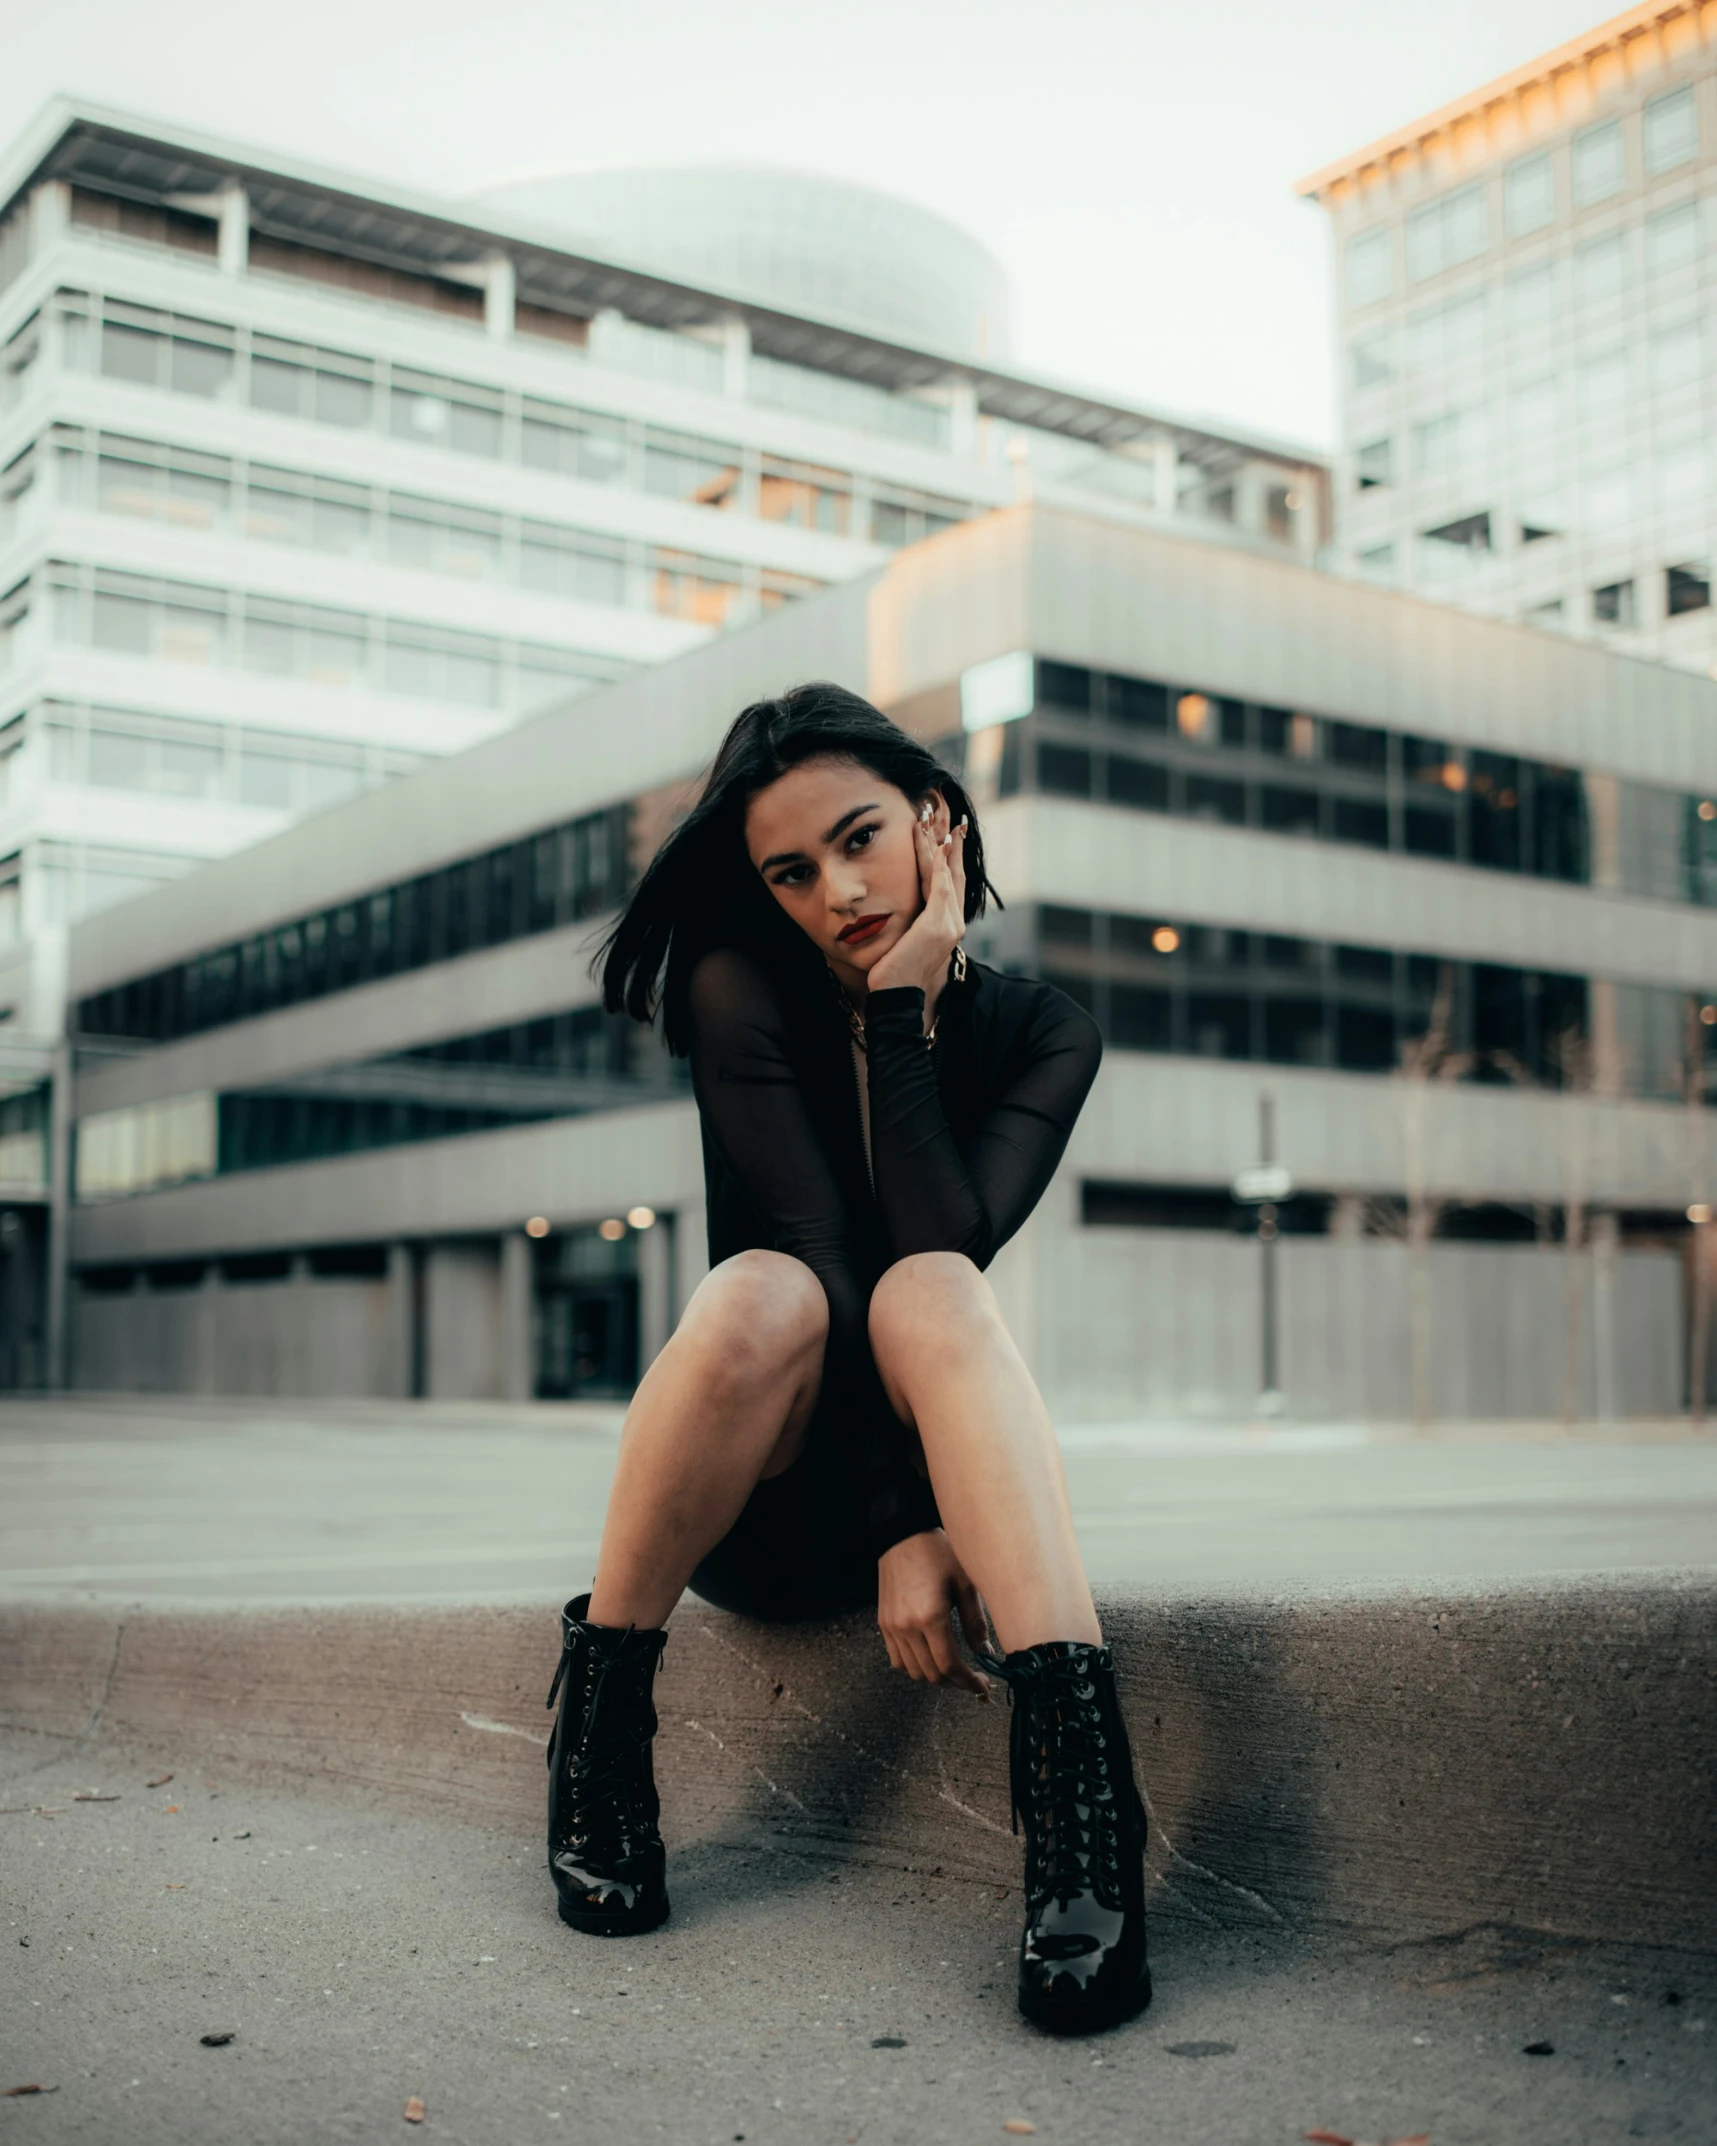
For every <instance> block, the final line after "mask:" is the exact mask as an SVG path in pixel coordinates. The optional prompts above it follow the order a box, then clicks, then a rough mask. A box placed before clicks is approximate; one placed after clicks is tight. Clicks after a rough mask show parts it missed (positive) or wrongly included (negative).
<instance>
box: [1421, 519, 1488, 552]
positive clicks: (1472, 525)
mask: <svg viewBox="0 0 1717 2146" xmlns="http://www.w3.org/2000/svg"><path fill="white" fill-rule="evenodd" d="M1425 537H1426V541H1427V542H1429V543H1433V544H1455V545H1458V546H1460V547H1461V549H1463V550H1465V551H1473V552H1479V551H1489V550H1490V548H1491V543H1490V515H1489V513H1488V511H1487V512H1486V513H1483V514H1464V515H1462V516H1461V518H1460V520H1459V521H1454V522H1444V523H1443V525H1442V526H1441V528H1438V529H1427V530H1426V531H1425Z"/></svg>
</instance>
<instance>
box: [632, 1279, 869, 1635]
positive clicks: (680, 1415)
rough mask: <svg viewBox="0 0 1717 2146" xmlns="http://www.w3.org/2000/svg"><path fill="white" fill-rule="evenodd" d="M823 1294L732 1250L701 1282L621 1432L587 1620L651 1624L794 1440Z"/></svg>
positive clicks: (782, 1464)
mask: <svg viewBox="0 0 1717 2146" xmlns="http://www.w3.org/2000/svg"><path fill="white" fill-rule="evenodd" d="M828 1327H829V1308H828V1300H827V1298H826V1297H825V1296H824V1295H823V1291H822V1285H821V1284H820V1283H819V1282H818V1280H817V1278H816V1276H815V1275H814V1274H813V1273H812V1272H811V1270H810V1268H809V1267H807V1266H805V1265H804V1264H803V1262H802V1261H800V1260H797V1259H789V1258H788V1257H787V1256H786V1255H785V1254H784V1253H781V1252H740V1253H737V1254H736V1255H735V1256H734V1257H733V1258H732V1259H724V1260H723V1261H722V1263H721V1265H720V1266H719V1267H715V1268H713V1269H712V1270H711V1271H710V1272H709V1273H708V1274H707V1275H706V1276H705V1277H704V1279H703V1280H702V1281H701V1282H700V1283H699V1284H698V1286H697V1289H696V1290H695V1291H694V1292H693V1295H692V1299H691V1302H690V1303H689V1304H688V1305H687V1306H686V1309H685V1314H684V1316H683V1317H682V1318H681V1320H680V1323H679V1325H678V1327H677V1328H676V1329H675V1331H674V1335H673V1338H672V1339H671V1340H670V1341H669V1343H668V1345H667V1347H666V1348H664V1349H663V1351H662V1353H661V1354H660V1355H659V1356H658V1357H657V1358H656V1360H655V1362H654V1363H653V1364H652V1365H651V1366H650V1368H649V1370H648V1371H646V1372H645V1374H644V1377H643V1380H642V1381H641V1383H640V1384H639V1387H638V1390H637V1392H636V1393H635V1394H634V1395H633V1397H632V1406H631V1407H630V1408H629V1409H628V1410H627V1411H626V1423H625V1427H624V1429H623V1430H622V1431H621V1434H620V1460H619V1465H618V1466H617V1467H616V1469H615V1471H614V1487H613V1488H612V1490H611V1491H610V1492H609V1494H608V1517H607V1519H606V1520H605V1521H604V1522H603V1527H602V1550H601V1554H600V1556H599V1558H598V1560H597V1568H596V1585H595V1588H594V1589H593V1591H592V1593H591V1598H590V1619H591V1622H592V1623H593V1624H604V1625H620V1626H624V1625H637V1626H638V1627H639V1629H640V1630H644V1631H654V1630H655V1629H656V1628H657V1627H658V1626H659V1625H661V1624H662V1623H663V1622H665V1620H666V1618H667V1615H668V1612H669V1611H670V1610H671V1609H672V1608H673V1606H674V1604H675V1603H676V1602H677V1601H678V1600H679V1599H680V1596H681V1595H682V1594H683V1593H684V1592H685V1587H686V1582H687V1581H688V1580H689V1579H690V1578H691V1576H692V1570H693V1568H694V1566H696V1564H697V1563H698V1560H699V1559H700V1558H702V1557H703V1556H704V1555H705V1553H706V1552H708V1551H710V1550H712V1549H714V1547H715V1545H716V1544H717V1543H718V1542H720V1540H721V1538H722V1537H723V1536H724V1535H725V1534H726V1533H727V1531H728V1529H729V1528H730V1527H732V1525H733V1523H734V1522H735V1520H737V1519H738V1517H739V1513H740V1508H741V1507H742V1506H743V1505H744V1503H745V1501H746V1499H747V1498H748V1497H750V1495H751V1493H752V1490H753V1489H754V1488H755V1486H756V1485H757V1483H758V1482H759V1480H760V1479H761V1478H762V1477H764V1476H766V1475H778V1474H780V1472H781V1471H782V1470H783V1469H784V1468H786V1467H787V1466H788V1465H789V1464H790V1463H791V1462H792V1461H793V1460H794V1459H796V1458H797V1456H798V1453H799V1450H800V1447H801V1446H802V1445H803V1443H804V1437H805V1426H806V1424H807V1423H808V1422H809V1421H810V1416H811V1411H812V1409H813V1408H814V1407H815V1405H816V1399H817V1390H818V1387H819V1385H820V1384H821V1381H822V1375H823V1343H824V1341H825V1339H826V1338H827V1335H828Z"/></svg>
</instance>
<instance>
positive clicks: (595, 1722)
mask: <svg viewBox="0 0 1717 2146" xmlns="http://www.w3.org/2000/svg"><path fill="white" fill-rule="evenodd" d="M589 1609H590V1597H589V1596H588V1595H579V1596H577V1597H576V1598H575V1599H574V1600H573V1601H571V1602H569V1603H568V1604H567V1605H566V1607H565V1609H563V1610H562V1611H561V1613H560V1631H561V1646H560V1667H559V1668H558V1669H557V1670H556V1671H555V1673H554V1682H553V1684H552V1685H550V1687H549V1695H548V1703H549V1705H550V1706H553V1705H554V1702H555V1694H556V1693H557V1692H558V1693H559V1694H560V1713H559V1715H558V1716H557V1717H556V1720H555V1725H554V1734H553V1735H552V1736H551V1737H550V1738H549V1747H548V1865H549V1869H550V1871H551V1872H552V1873H553V1875H554V1885H555V1891H556V1892H557V1893H558V1894H559V1896H560V1919H561V1921H562V1922H565V1923H570V1924H571V1925H572V1927H573V1928H574V1929H575V1930H588V1931H591V1932H593V1933H594V1934H595V1935H597V1936H599V1937H630V1936H632V1935H634V1934H635V1933H636V1932H638V1931H640V1930H654V1929H655V1928H656V1926H657V1925H658V1923H663V1922H666V1921H667V1919H668V1887H667V1871H666V1865H667V1858H666V1855H665V1854H664V1852H663V1848H662V1836H661V1833H660V1832H659V1831H658V1829H657V1819H658V1818H659V1816H660V1814H661V1805H660V1803H659V1802H658V1800H657V1797H656V1777H655V1771H654V1769H653V1767H652V1766H651V1763H650V1740H651V1738H652V1737H653V1736H654V1735H655V1733H656V1709H655V1707H654V1705H653V1704H652V1702H651V1698H650V1686H651V1683H652V1682H653V1681H654V1678H655V1674H656V1666H657V1664H658V1663H659V1662H660V1661H661V1659H662V1649H663V1648H664V1647H665V1646H666V1645H667V1643H668V1635H667V1633H666V1632H639V1631H636V1630H633V1629H628V1630H626V1631H619V1630H617V1629H615V1628H614V1627H612V1626H609V1625H602V1624H590V1623H587V1622H586V1621H585V1620H586V1618H587V1615H588V1613H589Z"/></svg>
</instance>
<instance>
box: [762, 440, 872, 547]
mask: <svg viewBox="0 0 1717 2146" xmlns="http://www.w3.org/2000/svg"><path fill="white" fill-rule="evenodd" d="M757 511H758V513H759V514H760V515H761V516H762V517H763V519H764V520H765V521H766V522H786V523H788V524H789V525H790V526H791V527H793V528H795V529H821V530H823V531H825V532H826V533H827V534H828V535H830V536H845V535H846V534H847V531H848V528H849V526H850V524H851V520H852V482H851V479H850V478H848V477H845V476H843V475H842V473H841V472H840V471H839V470H833V469H816V468H813V467H811V466H810V465H808V464H806V463H802V462H783V461H781V460H780V459H779V458H778V457H776V456H774V455H765V456H764V457H763V473H762V476H761V477H760V479H759V480H758V497H757Z"/></svg>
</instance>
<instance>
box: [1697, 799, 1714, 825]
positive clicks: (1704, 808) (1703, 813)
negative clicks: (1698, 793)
mask: <svg viewBox="0 0 1717 2146" xmlns="http://www.w3.org/2000/svg"><path fill="white" fill-rule="evenodd" d="M1699 817H1700V818H1701V819H1702V820H1717V804H1714V803H1713V802H1712V801H1711V799H1710V798H1708V797H1702V798H1701V799H1700V800H1699Z"/></svg>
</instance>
